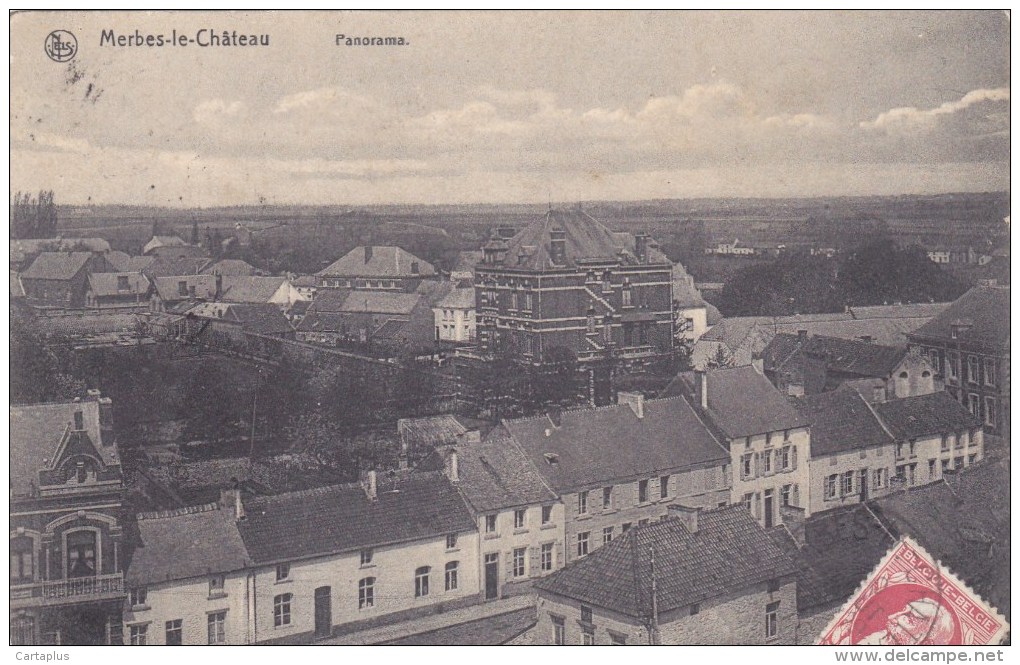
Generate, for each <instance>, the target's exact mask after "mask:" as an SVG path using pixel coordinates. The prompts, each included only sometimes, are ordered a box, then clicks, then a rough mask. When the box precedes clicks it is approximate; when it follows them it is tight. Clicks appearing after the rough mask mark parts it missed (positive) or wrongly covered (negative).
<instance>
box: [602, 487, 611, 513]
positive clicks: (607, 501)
mask: <svg viewBox="0 0 1020 665" xmlns="http://www.w3.org/2000/svg"><path fill="white" fill-rule="evenodd" d="M612 507H613V488H612V487H603V488H602V510H610V509H611V508H612Z"/></svg>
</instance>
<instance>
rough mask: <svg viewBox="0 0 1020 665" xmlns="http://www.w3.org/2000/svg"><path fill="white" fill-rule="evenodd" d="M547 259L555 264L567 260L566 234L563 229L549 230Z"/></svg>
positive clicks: (562, 263)
mask: <svg viewBox="0 0 1020 665" xmlns="http://www.w3.org/2000/svg"><path fill="white" fill-rule="evenodd" d="M549 260H551V261H552V262H553V265H557V266H562V265H565V264H566V262H567V234H566V233H565V232H564V231H563V229H552V230H551V231H549Z"/></svg>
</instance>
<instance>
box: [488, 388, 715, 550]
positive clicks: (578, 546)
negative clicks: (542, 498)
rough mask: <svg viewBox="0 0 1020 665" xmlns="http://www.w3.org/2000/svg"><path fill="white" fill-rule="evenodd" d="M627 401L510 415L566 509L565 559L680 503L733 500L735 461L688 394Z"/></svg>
mask: <svg viewBox="0 0 1020 665" xmlns="http://www.w3.org/2000/svg"><path fill="white" fill-rule="evenodd" d="M619 399H620V402H621V403H620V404H616V405H612V406H607V407H599V408H594V409H578V410H571V411H565V412H563V413H561V414H558V415H549V416H540V417H534V418H522V419H516V420H504V421H503V422H502V423H501V425H500V427H498V428H497V429H495V430H493V432H492V433H490V435H489V437H488V438H490V439H492V438H509V439H510V440H511V442H512V444H513V445H514V446H515V448H516V449H517V450H519V451H520V454H521V455H522V456H523V457H524V458H525V459H526V460H527V461H528V462H529V463H530V464H531V465H532V467H533V468H535V469H536V470H537V472H538V474H539V475H540V476H541V477H542V479H543V480H544V481H545V483H546V484H547V485H548V486H549V487H550V488H551V489H552V491H553V492H555V494H556V496H558V497H559V499H560V501H561V502H562V503H563V508H564V520H565V524H564V539H565V543H566V548H565V554H566V557H565V561H567V562H571V561H576V560H578V559H583V558H584V557H586V556H588V555H589V554H590V553H592V552H594V551H596V550H597V549H598V548H600V547H602V546H603V545H605V544H607V543H610V542H612V540H613V539H614V538H617V537H619V536H620V535H622V534H624V533H626V532H627V531H628V530H629V529H631V528H632V527H634V526H639V525H642V524H647V523H649V522H652V521H654V520H657V519H660V518H662V517H663V516H664V515H665V514H666V512H667V510H668V508H669V506H670V504H672V503H674V502H683V503H685V504H686V505H692V506H700V507H715V506H718V505H721V504H726V503H728V502H729V499H730V472H729V468H730V467H729V465H730V459H729V455H728V454H727V453H726V450H725V449H724V448H723V447H722V446H721V445H720V444H719V441H718V440H717V439H716V437H715V436H713V434H712V433H711V432H710V431H709V429H708V428H707V427H706V426H705V425H704V424H703V423H702V422H701V420H700V419H699V418H698V416H697V414H696V413H695V412H694V410H693V409H692V408H691V406H690V405H689V404H688V403H687V402H686V401H685V400H684V399H681V398H672V399H655V400H647V399H645V398H644V397H643V396H641V395H640V394H628V393H621V395H620V398H619Z"/></svg>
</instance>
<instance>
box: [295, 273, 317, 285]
mask: <svg viewBox="0 0 1020 665" xmlns="http://www.w3.org/2000/svg"><path fill="white" fill-rule="evenodd" d="M290 283H291V284H293V285H294V286H318V284H319V280H318V279H316V277H315V275H298V276H297V277H295V278H294V279H292V280H291V281H290Z"/></svg>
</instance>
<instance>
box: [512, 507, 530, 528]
mask: <svg viewBox="0 0 1020 665" xmlns="http://www.w3.org/2000/svg"><path fill="white" fill-rule="evenodd" d="M527 514H528V511H527V510H526V509H524V508H520V509H518V510H515V511H514V528H515V529H523V528H524V525H525V523H526V519H525V518H526V517H527Z"/></svg>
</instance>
